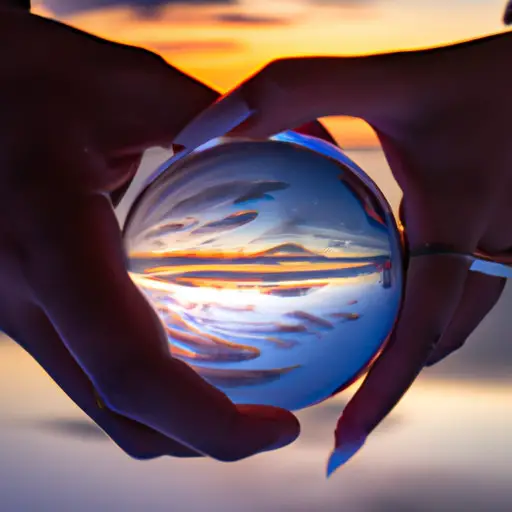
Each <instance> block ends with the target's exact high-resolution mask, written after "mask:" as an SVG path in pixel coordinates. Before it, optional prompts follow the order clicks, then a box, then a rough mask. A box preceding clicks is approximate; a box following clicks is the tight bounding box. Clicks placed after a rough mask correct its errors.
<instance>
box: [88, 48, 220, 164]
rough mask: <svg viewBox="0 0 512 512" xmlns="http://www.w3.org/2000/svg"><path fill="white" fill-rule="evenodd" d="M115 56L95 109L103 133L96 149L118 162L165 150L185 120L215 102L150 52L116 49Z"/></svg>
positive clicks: (202, 88)
mask: <svg viewBox="0 0 512 512" xmlns="http://www.w3.org/2000/svg"><path fill="white" fill-rule="evenodd" d="M117 50H118V51H117V52H116V54H115V60H114V62H113V64H112V66H111V68H112V69H110V70H108V71H107V72H106V73H105V76H104V79H103V80H104V81H103V83H102V89H101V94H102V97H101V99H100V100H99V105H97V106H96V108H97V110H98V112H100V113H101V116H102V119H103V120H105V121H104V123H105V129H104V130H102V131H101V133H99V134H96V136H97V138H100V139H101V140H98V141H97V142H98V144H99V147H101V148H108V149H109V150H113V151H115V153H116V154H117V155H119V156H123V155H125V154H127V153H128V154H132V153H133V152H141V151H144V150H145V149H147V148H148V147H151V146H157V145H160V146H164V147H167V146H170V145H171V143H172V141H173V138H174V136H175V135H176V134H177V133H178V132H179V131H180V130H181V129H182V128H183V127H184V126H185V125H186V124H187V123H188V122H189V121H190V119H192V118H193V117H195V116H196V115H197V114H198V113H199V112H201V111H202V110H204V109H205V108H206V107H208V106H209V105H210V104H212V103H213V102H214V101H215V100H216V99H217V98H218V96H219V94H218V93H217V92H216V91H214V90H213V89H211V88H210V87H208V86H207V85H205V84H203V83H201V82H199V81H198V80H196V79H194V78H193V77H191V76H189V75H187V74H185V73H183V72H182V71H180V70H178V69H176V68H175V67H173V66H171V65H169V64H168V63H167V62H165V61H164V60H163V59H162V58H161V57H160V56H158V55H156V54H154V53H152V52H149V51H147V50H143V49H140V48H132V47H123V46H120V45H119V46H118V48H117ZM120 81H122V87H119V82H120Z"/></svg>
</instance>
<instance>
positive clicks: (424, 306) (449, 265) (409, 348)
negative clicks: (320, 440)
mask: <svg viewBox="0 0 512 512" xmlns="http://www.w3.org/2000/svg"><path fill="white" fill-rule="evenodd" d="M467 274H468V263H467V262H466V261H464V259H462V258H457V257H451V256H426V257H417V258H413V259H412V260H411V262H410V265H409V269H408V273H407V285H406V291H405V300H404V304H403V308H402V311H401V314H400V318H399V321H398V323H397V326H396V328H395V331H394V333H393V335H392V338H391V340H390V343H389V345H388V346H387V347H386V349H385V350H384V352H383V353H382V355H381V356H380V357H379V358H378V359H377V361H376V362H375V364H374V366H373V367H372V368H371V370H370V372H369V373H368V375H367V377H366V379H365V381H364V382H363V384H362V385H361V387H360V389H359V390H358V391H357V392H356V394H355V395H354V397H353V398H352V400H351V401H350V402H349V404H348V405H347V406H346V408H345V410H344V412H343V415H342V417H341V419H340V421H339V423H338V427H337V430H336V436H335V439H336V451H335V452H334V453H333V455H332V456H331V459H330V463H329V472H332V471H333V470H334V469H335V468H336V467H337V466H339V465H340V464H342V463H344V462H346V461H347V460H348V459H349V458H350V457H351V456H352V455H354V453H356V452H357V451H358V450H359V448H361V446H362V445H363V444H364V442H365V440H366V437H367V436H368V435H369V434H370V433H371V432H372V430H373V429H374V428H375V427H376V426H377V425H378V424H379V423H380V422H381V421H382V420H383V419H384V418H385V417H386V416H387V415H388V413H389V412H390V411H391V410H392V409H393V408H394V406H395V405H396V404H397V403H398V401H399V400H400V399H401V397H402V396H403V395H404V394H405V392H406V391H407V390H408V389H409V387H410V386H411V384H412V383H413V382H414V380H415V379H416V377H417V375H418V374H419V372H420V371H421V370H422V369H423V367H424V364H425V362H426V360H427V359H428V357H429V355H430V354H431V353H432V350H433V349H434V348H435V346H436V344H437V343H438V341H439V340H440V339H441V336H442V334H443V332H444V331H445V329H446V327H447V326H448V324H449V322H450V321H451V318H452V315H453V314H454V312H455V310H456V308H457V304H458V303H459V301H460V298H461V296H462V293H463V290H464V285H465V282H466V278H467Z"/></svg>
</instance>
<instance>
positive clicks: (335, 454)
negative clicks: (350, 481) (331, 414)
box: [326, 417, 367, 478]
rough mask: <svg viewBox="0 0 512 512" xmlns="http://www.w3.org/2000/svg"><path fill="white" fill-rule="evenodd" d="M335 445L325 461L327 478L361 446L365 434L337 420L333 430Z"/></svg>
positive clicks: (341, 420) (364, 440)
mask: <svg viewBox="0 0 512 512" xmlns="http://www.w3.org/2000/svg"><path fill="white" fill-rule="evenodd" d="M334 435H335V440H336V441H335V442H336V446H335V448H334V450H333V451H332V453H331V455H330V457H329V460H328V461H327V474H326V476H327V478H329V477H330V476H331V475H332V474H333V473H334V472H335V471H336V470H337V469H338V468H339V467H341V466H343V465H344V464H346V463H347V462H348V461H349V460H350V459H352V457H353V456H354V455H355V454H356V453H357V452H358V451H359V450H360V449H361V448H362V447H363V445H364V444H365V442H366V438H367V435H366V434H365V433H363V432H362V431H361V430H358V429H355V428H353V427H351V426H349V425H348V424H347V423H345V422H344V421H343V417H342V418H340V420H339V421H338V426H337V428H336V432H335V434H334Z"/></svg>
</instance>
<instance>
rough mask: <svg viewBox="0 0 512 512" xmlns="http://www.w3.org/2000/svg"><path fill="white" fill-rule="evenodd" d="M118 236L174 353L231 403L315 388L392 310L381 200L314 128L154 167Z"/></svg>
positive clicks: (383, 328)
mask: <svg viewBox="0 0 512 512" xmlns="http://www.w3.org/2000/svg"><path fill="white" fill-rule="evenodd" d="M124 238H125V243H126V248H127V252H128V264H129V270H130V273H131V275H132V278H133V279H134V281H135V282H136V283H137V285H138V286H139V287H140V288H141V289H142V290H143V291H144V293H145V294H146V296H147V297H148V298H149V300H150V302H151V303H152V304H153V306H154V307H155V309H156V310H157V312H158V314H159V315H160V318H161V319H162V320H163V323H164V325H165V328H166V331H167V335H168V339H169V344H170V348H171V352H172V353H173V355H174V356H175V357H177V358H180V359H182V360H183V361H185V362H187V363H188V364H190V365H191V366H192V367H193V368H194V369H195V370H196V371H197V372H198V373H199V374H200V375H201V376H202V377H204V378H205V379H207V380H208V381H210V382H211V383H212V384H213V385H215V386H218V387H219V388H221V389H222V390H223V391H224V392H225V393H226V394H227V395H228V396H230V398H232V399H233V400H234V401H236V402H243V403H260V404H269V405H277V406H281V407H286V408H288V409H300V408H303V407H306V406H309V405H311V404H312V403H315V402H318V401H321V400H324V399H325V398H327V397H328V396H330V395H332V394H333V393H335V392H337V391H339V390H340V389H341V388H343V387H345V386H346V385H347V384H349V383H350V382H351V381H352V380H353V379H354V377H356V376H357V375H358V374H359V373H360V372H361V370H362V369H364V368H365V367H366V365H367V364H368V363H369V362H370V361H371V360H372V358H373V357H374V356H375V354H376V353H377V352H378V350H379V349H380V348H381V346H382V344H383V342H384V341H385V340H386V338H387V335H388V333H389V331H390V329H391V327H392V325H393V323H394V321H395V318H396V314H397V311H398V306H399V302H400V298H401V281H402V271H401V252H400V251H401V249H400V239H399V233H398V230H397V227H396V224H395V221H394V218H393V215H392V213H391V209H390V207H389V206H388V204H387V202H386V201H385V200H384V199H383V197H382V195H381V194H380V191H379V190H378V189H377V187H376V186H375V185H374V183H373V182H372V181H371V180H370V179H369V178H368V177H367V176H366V175H365V174H364V173H363V171H361V169H359V168H358V167H357V166H356V165H355V164H354V163H353V162H352V161H351V160H349V159H348V158H347V157H346V156H345V155H344V154H343V153H342V152H341V151H340V150H339V149H338V148H336V147H335V146H332V145H330V144H328V143H325V142H323V141H319V140H318V139H315V138H312V137H306V136H302V135H298V134H294V133H286V134H281V135H279V136H276V137H274V138H273V140H271V141H268V140H266V141H248V140H228V139H221V140H218V141H217V142H214V143H211V144H209V145H207V146H205V147H203V148H200V149H199V150H198V151H196V152H195V153H193V154H192V155H189V156H185V157H184V158H183V159H181V160H177V162H175V163H174V164H173V165H171V167H170V168H169V169H165V170H164V168H162V169H160V170H158V171H157V172H156V176H154V177H153V178H150V179H149V185H148V187H147V188H145V189H144V191H143V192H142V194H141V195H140V197H139V198H138V199H137V200H136V201H135V202H134V205H133V207H132V209H131V213H130V214H129V216H128V220H127V222H126V225H125V229H124Z"/></svg>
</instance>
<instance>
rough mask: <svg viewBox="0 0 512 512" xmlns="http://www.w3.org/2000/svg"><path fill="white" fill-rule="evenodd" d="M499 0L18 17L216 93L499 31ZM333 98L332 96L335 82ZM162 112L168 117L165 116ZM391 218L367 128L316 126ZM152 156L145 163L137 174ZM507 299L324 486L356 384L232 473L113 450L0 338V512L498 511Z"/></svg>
mask: <svg viewBox="0 0 512 512" xmlns="http://www.w3.org/2000/svg"><path fill="white" fill-rule="evenodd" d="M504 4H505V2H504V0H450V1H449V2H448V1H446V0H443V1H441V0H381V1H379V0H195V1H194V0H190V1H186V0H44V1H36V2H33V5H34V11H35V12H37V13H40V14H42V15H45V16H48V17H53V18H57V19H60V20H62V21H65V22H67V23H70V24H72V25H74V26H76V27H78V28H81V29H83V30H87V31H89V32H92V33H94V34H96V35H99V36H102V37H105V38H109V39H114V40H117V41H120V42H124V43H130V44H135V45H139V46H144V47H146V48H149V49H152V50H154V51H156V52H158V53H160V54H162V55H163V56H164V57H165V58H166V59H167V60H168V61H169V62H171V63H172V64H173V65H175V66H177V67H179V68H181V69H182V70H184V71H185V72H187V73H190V74H192V75H194V76H195V77H197V78H199V79H201V80H203V81H204V82H206V83H207V84H209V85H210V86H212V87H214V88H216V89H218V90H219V91H226V90H229V89H230V88H231V87H233V86H235V85H236V84H237V83H238V82H239V81H241V80H243V79H244V78H246V77H247V75H249V74H251V73H253V72H254V71H256V70H257V69H258V68H260V67H261V66H263V65H264V64H266V63H267V62H268V61H270V60H272V59H274V58H277V57H281V56H290V55H308V54H309V55H314V54H323V55H340V54H344V55H353V54H361V53H373V52H382V51H388V50H396V49H406V48H419V47H425V46H432V45H440V44H445V43H449V42H454V41H459V40H464V39H471V38H475V37H478V36H483V35H487V34H491V33H496V32H500V31H502V30H504V27H503V25H502V21H501V20H502V16H503V11H504V7H505V5H504ZM340 87H342V84H340ZM169 115H172V112H171V113H169ZM326 124H327V126H328V127H329V128H330V129H331V131H332V133H333V134H334V136H335V137H336V139H337V140H338V141H339V142H340V144H341V145H342V146H343V147H344V148H346V149H347V153H348V154H349V156H350V157H352V158H353V159H354V160H355V161H356V162H357V163H358V164H359V165H360V166H361V167H362V168H363V169H365V170H366V171H367V172H368V174H370V175H371V176H372V178H373V179H374V180H375V181H376V182H377V183H378V184H379V186H380V187H381V188H382V189H383V191H384V193H385V194H386V196H387V197H388V199H389V201H390V202H391V203H392V204H393V206H395V207H396V205H397V204H398V201H399V198H400V191H399V189H398V187H397V186H396V184H395V183H394V181H393V179H392V177H391V173H390V171H389V168H388V166H387V163H386V161H385V158H384V156H383V154H382V152H381V150H380V148H379V146H378V142H377V140H376V138H375V137H374V135H373V133H372V132H371V130H370V129H369V128H368V127H367V126H366V125H365V124H364V123H363V122H361V121H359V120H354V119H349V118H333V119H328V120H326ZM162 158H163V156H162V153H161V152H159V151H150V152H148V155H147V156H146V158H145V160H144V163H143V168H142V170H141V172H142V173H147V172H149V171H150V170H151V169H153V168H154V166H155V165H156V164H157V163H158V162H159V161H160V160H161V159H162ZM511 311H512V287H511V286H508V287H507V289H506V291H505V294H504V296H503V298H502V299H501V301H500V303H499V304H498V305H497V307H496V308H495V309H494V310H493V312H492V313H491V314H490V315H489V316H488V317H487V318H486V320H485V321H484V322H483V323H482V324H481V325H480V327H479V328H478V330H477V331H476V332H475V333H474V335H473V336H472V337H471V339H470V340H469V341H468V342H467V345H466V347H464V348H463V349H462V350H461V351H460V352H459V353H456V354H455V355H453V356H452V357H451V358H449V359H448V360H447V361H446V362H443V363H441V364H439V365H438V366H437V367H436V368H433V369H429V370H427V371H425V372H424V373H423V375H422V376H421V377H420V379H419V380H418V382H417V384H416V385H415V386H414V387H413V388H412V390H411V391H410V392H409V393H408V395H407V396H406V398H405V399H404V400H403V401H402V402H401V403H400V405H399V406H398V407H397V408H396V410H395V411H394V413H393V414H391V415H390V416H389V418H388V419H387V420H386V421H385V422H384V424H383V425H382V426H381V427H380V428H379V429H378V430H377V431H376V433H375V434H374V436H373V437H372V438H371V439H370V440H369V441H368V443H367V446H366V448H365V449H364V450H363V451H362V452H361V453H360V454H358V456H357V457H356V458H355V459H354V460H353V461H351V463H350V464H348V465H347V466H346V467H345V468H342V469H341V470H340V471H339V472H338V473H337V474H336V475H335V476H334V477H333V478H332V479H331V480H329V481H326V479H325V476H324V475H325V464H326V460H327V456H328V454H329V451H330V450H331V445H332V439H333V438H332V430H333V428H334V426H335V423H336V419H337V417H338V415H339V413H340V412H341V411H342V409H343V406H344V404H345V402H346V400H347V399H348V397H350V396H351V394H352V393H353V391H354V389H355V387H357V383H356V385H355V386H354V387H353V388H351V389H349V390H347V391H346V392H345V393H343V394H342V395H340V396H338V397H336V398H334V399H332V400H330V401H328V402H326V403H324V404H321V405H319V406H316V407H314V408H311V409H309V410H306V411H303V412H302V413H300V414H299V416H300V419H301V421H302V424H303V434H302V436H301V438H300V440H299V441H297V442H296V443H295V444H294V445H293V446H290V447H288V448H286V449H283V450H281V451H279V452H276V453H270V454H264V455H259V456H257V457H254V458H252V459H250V460H247V461H243V462H239V463H236V464H231V465H228V464H220V463H216V462H214V461H209V460H199V461H183V460H173V459H161V460H157V461H150V462H136V461H132V460H130V459H129V458H128V457H127V456H125V455H124V454H123V453H121V452H120V451H119V450H118V449H117V448H116V447H115V446H114V445H113V444H112V443H111V442H110V441H109V440H108V439H107V438H106V436H105V435H104V434H103V433H102V432H101V431H100V430H98V429H97V428H96V427H95V426H94V424H92V423H91V422H90V421H89V420H88V419H87V418H86V417H85V415H84V414H83V413H82V412H81V411H79V410H78V409H77V408H76V407H75V406H74V404H73V403H72V402H70V400H69V399H68V398H67V397H66V396H65V395H64V394H63V393H62V392H61V391H60V390H59V389H58V388H57V386H56V385H55V384H54V383H53V382H52V381H51V380H50V379H49V377H48V376H47V375H46V374H45V373H44V372H43V370H41V369H40V368H39V367H38V366H37V364H36V363H35V362H33V361H32V360H31V359H30V358H29V357H28V356H27V355H26V354H25V353H24V352H23V351H22V350H21V349H20V348H18V347H17V346H16V345H15V344H14V343H13V342H12V341H10V340H8V339H7V338H5V337H1V335H0V361H1V372H0V384H1V387H2V390H3V392H2V394H1V395H0V402H1V403H0V453H1V454H2V458H1V463H0V510H1V511H2V512H25V511H27V512H28V511H34V512H39V511H41V512H43V511H45V512H46V511H52V512H53V511H57V510H58V511H63V512H67V511H73V512H86V511H118V510H119V511H126V512H132V511H133V512H139V511H147V512H153V511H154V512H160V511H166V512H167V511H170V510H172V511H176V512H181V511H197V512H203V511H212V512H216V511H226V512H227V511H229V512H231V511H233V512H236V511H269V512H274V511H286V512H287V511H297V512H309V511H311V512H316V511H318V512H324V511H325V512H330V511H345V510H346V511H347V512H402V511H404V512H416V511H418V512H420V511H421V512H423V511H425V512H430V511H443V512H444V511H467V512H473V511H475V512H477V511H478V512H480V511H481V512H498V511H503V512H505V511H510V510H512V407H511V403H512V401H511V396H512V344H511V342H510V338H511V333H512V329H511V327H512V320H511V315H510V313H511Z"/></svg>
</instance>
